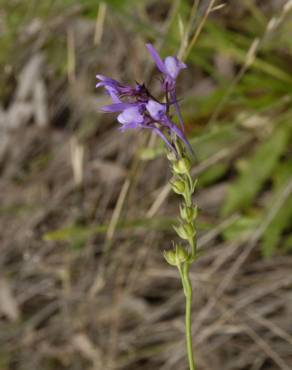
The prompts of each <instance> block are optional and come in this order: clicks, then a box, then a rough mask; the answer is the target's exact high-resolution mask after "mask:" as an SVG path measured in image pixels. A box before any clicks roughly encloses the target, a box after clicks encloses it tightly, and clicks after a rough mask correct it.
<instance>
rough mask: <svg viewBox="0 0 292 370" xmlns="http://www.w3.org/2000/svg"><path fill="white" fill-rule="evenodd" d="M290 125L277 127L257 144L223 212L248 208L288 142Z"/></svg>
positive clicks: (231, 190)
mask: <svg viewBox="0 0 292 370" xmlns="http://www.w3.org/2000/svg"><path fill="white" fill-rule="evenodd" d="M289 134H290V127H289V126H288V125H286V126H281V127H279V128H277V129H276V130H275V131H274V132H273V135H272V136H271V137H270V138H269V139H268V140H266V141H265V142H263V143H262V144H260V145H259V147H258V148H257V149H256V152H255V153H254V155H253V156H252V157H251V158H250V159H249V161H248V163H247V165H246V166H245V167H244V169H242V170H241V173H240V174H239V178H238V179H237V180H236V181H235V183H234V184H233V185H232V186H231V188H230V190H229V193H228V195H227V199H226V202H225V204H224V206H223V214H224V215H228V214H230V213H232V212H234V211H236V210H243V209H246V208H248V207H249V206H250V205H251V204H252V202H253V200H254V198H255V197H256V195H257V194H258V192H259V191H260V190H261V188H262V186H263V185H264V183H265V182H266V181H267V180H268V179H269V178H270V176H271V174H272V172H273V170H274V168H275V166H276V165H277V163H278V160H279V158H280V156H281V155H282V154H283V153H284V151H285V149H286V147H287V145H288V142H289Z"/></svg>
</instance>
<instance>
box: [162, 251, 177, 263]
mask: <svg viewBox="0 0 292 370" xmlns="http://www.w3.org/2000/svg"><path fill="white" fill-rule="evenodd" d="M163 255H164V258H165V259H166V262H167V263H168V264H170V265H171V266H176V265H177V263H176V254H175V251H164V252H163Z"/></svg>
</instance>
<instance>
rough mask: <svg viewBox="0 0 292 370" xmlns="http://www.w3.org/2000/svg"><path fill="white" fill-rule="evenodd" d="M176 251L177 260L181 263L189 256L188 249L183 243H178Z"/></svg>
mask: <svg viewBox="0 0 292 370" xmlns="http://www.w3.org/2000/svg"><path fill="white" fill-rule="evenodd" d="M175 252H176V260H177V262H178V263H180V264H181V263H183V262H185V261H186V260H187V259H188V257H189V254H188V252H187V250H186V249H185V248H184V246H182V245H181V244H178V245H177V246H176V249H175Z"/></svg>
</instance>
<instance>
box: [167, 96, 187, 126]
mask: <svg viewBox="0 0 292 370" xmlns="http://www.w3.org/2000/svg"><path fill="white" fill-rule="evenodd" d="M170 96H171V100H172V102H173V104H174V107H175V110H176V113H177V115H178V119H179V122H180V124H181V127H182V129H183V131H184V130H185V123H184V120H183V117H182V114H181V111H180V107H179V104H178V101H177V97H176V92H175V90H172V91H171V93H170Z"/></svg>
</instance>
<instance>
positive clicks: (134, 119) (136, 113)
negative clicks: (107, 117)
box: [117, 106, 144, 124]
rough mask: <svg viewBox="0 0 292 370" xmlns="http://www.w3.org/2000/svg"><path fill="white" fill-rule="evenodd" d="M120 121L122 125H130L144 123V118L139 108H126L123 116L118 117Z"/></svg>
mask: <svg viewBox="0 0 292 370" xmlns="http://www.w3.org/2000/svg"><path fill="white" fill-rule="evenodd" d="M117 119H118V121H119V122H120V123H122V124H128V123H138V124H139V123H143V121H144V117H143V116H142V114H141V113H140V110H139V107H138V106H134V107H133V106H131V107H129V108H126V109H125V110H124V111H123V112H122V113H121V114H119V115H118V118H117Z"/></svg>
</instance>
